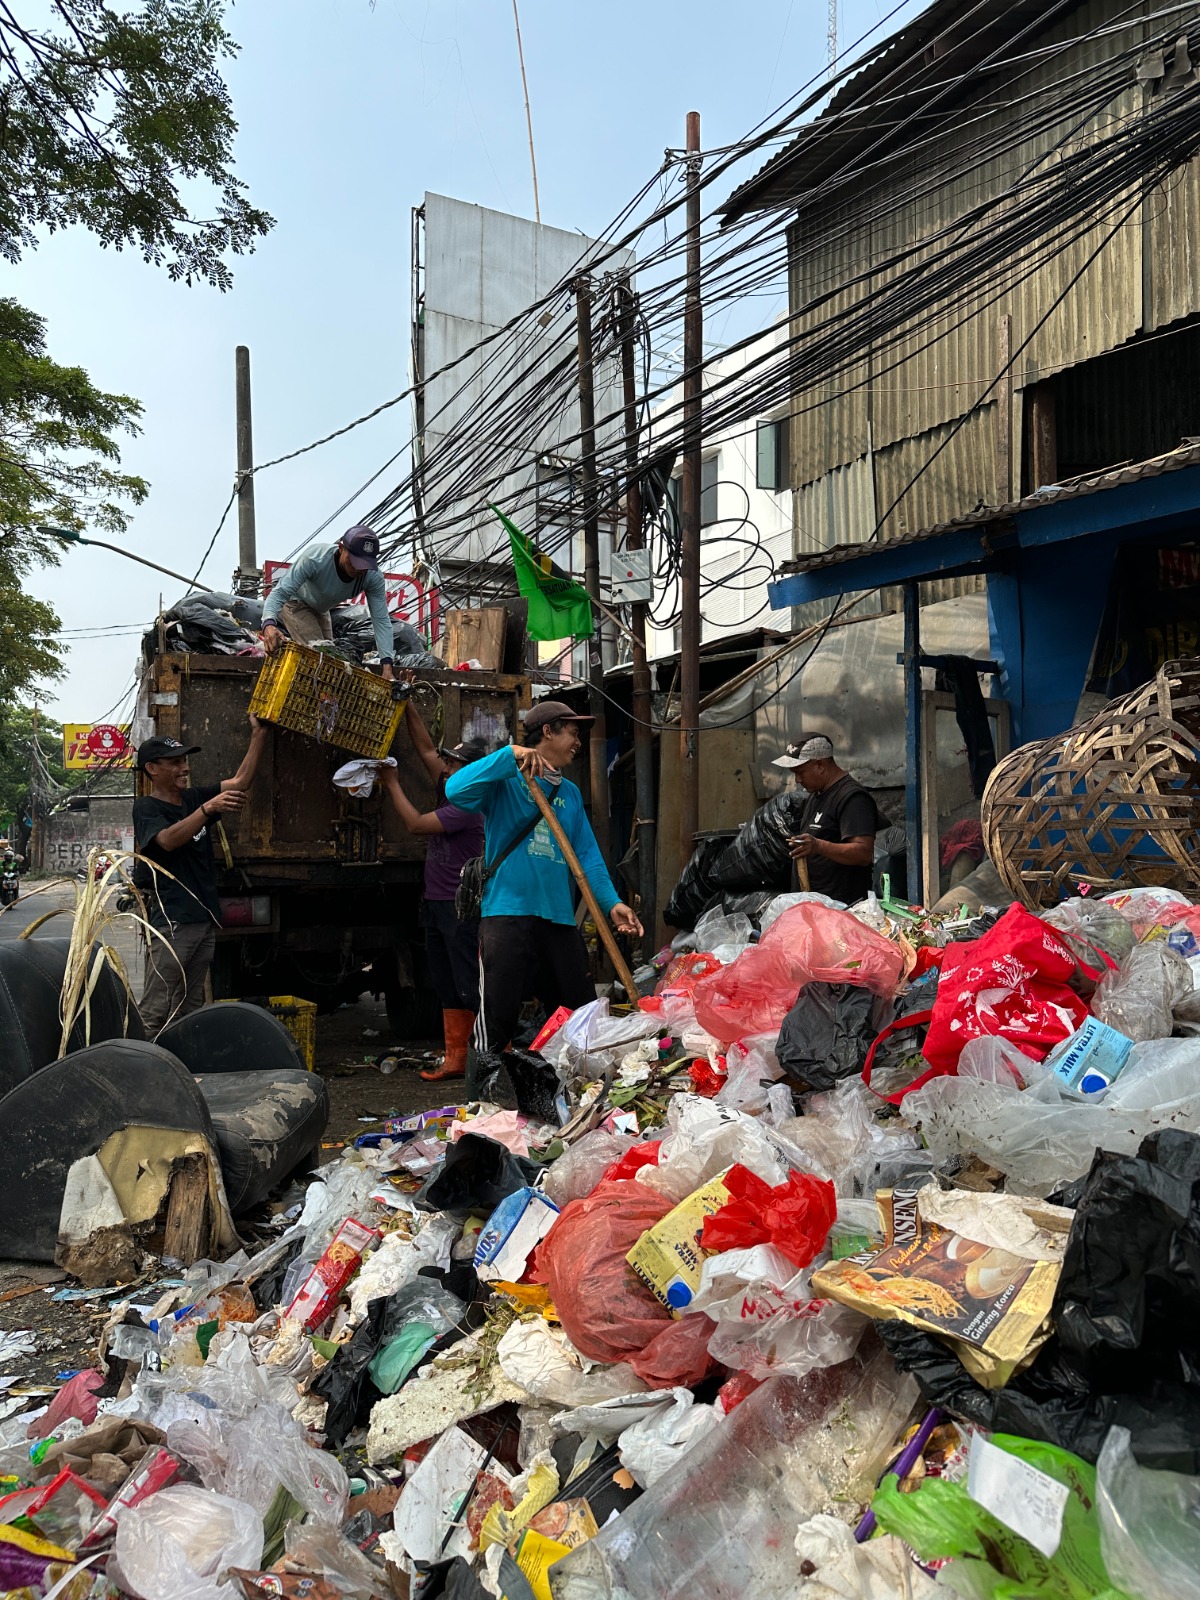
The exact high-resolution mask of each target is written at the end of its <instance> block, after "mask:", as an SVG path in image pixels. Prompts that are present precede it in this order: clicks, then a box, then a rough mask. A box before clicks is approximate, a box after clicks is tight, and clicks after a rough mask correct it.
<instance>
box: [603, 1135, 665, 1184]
mask: <svg viewBox="0 0 1200 1600" xmlns="http://www.w3.org/2000/svg"><path fill="white" fill-rule="evenodd" d="M661 1149H662V1140H661V1139H644V1140H643V1141H642V1143H641V1144H635V1145H632V1146H631V1147H630V1148H629V1149H628V1150H626V1152H625V1154H624V1155H623V1156H622V1157H621V1159H620V1160H619V1161H614V1162H613V1164H612V1166H611V1167H609V1168H608V1170H607V1171H606V1172H605V1174H604V1176H603V1177H602V1178H601V1180H600V1182H601V1183H624V1182H626V1181H627V1180H628V1179H630V1178H633V1177H635V1176H636V1175H637V1174H638V1173H639V1172H640V1171H641V1170H642V1168H643V1167H656V1166H657V1165H658V1152H659V1151H660V1150H661Z"/></svg>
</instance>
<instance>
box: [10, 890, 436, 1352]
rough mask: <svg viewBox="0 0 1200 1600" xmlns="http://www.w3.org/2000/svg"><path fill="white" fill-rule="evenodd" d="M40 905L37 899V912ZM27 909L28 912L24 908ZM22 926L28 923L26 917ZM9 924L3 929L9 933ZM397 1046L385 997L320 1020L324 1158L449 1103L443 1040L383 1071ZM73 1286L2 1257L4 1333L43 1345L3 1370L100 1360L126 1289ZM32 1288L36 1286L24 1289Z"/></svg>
mask: <svg viewBox="0 0 1200 1600" xmlns="http://www.w3.org/2000/svg"><path fill="white" fill-rule="evenodd" d="M58 898H59V896H55V899H58ZM62 898H63V900H64V903H67V902H66V898H65V897H62ZM35 904H37V902H30V905H29V908H28V909H29V911H30V914H31V915H32V914H33V907H34V905H35ZM42 904H45V902H42ZM21 909H22V911H24V910H25V907H22V908H21ZM17 920H18V919H16V918H14V919H13V921H14V922H16V921H17ZM20 925H21V926H24V919H23V918H22V919H21V922H20ZM10 926H11V924H9V925H6V926H5V927H4V928H3V930H2V931H3V932H8V929H9V927H10ZM391 1045H392V1040H391V1037H390V1034H389V1031H388V1022H387V1013H386V1012H385V1010H384V1008H383V1005H382V1004H381V1003H379V1002H377V1001H374V1000H372V999H370V997H367V998H365V999H363V1000H361V1001H360V1002H359V1003H358V1004H357V1005H353V1006H342V1007H341V1008H340V1009H339V1010H338V1011H335V1012H333V1013H331V1014H330V1015H328V1016H323V1017H321V1018H320V1019H319V1021H318V1024H317V1071H318V1072H320V1073H321V1074H322V1075H323V1076H324V1078H325V1080H326V1082H327V1083H328V1085H329V1098H330V1118H329V1127H328V1129H327V1130H326V1133H325V1138H324V1140H323V1143H322V1150H321V1159H322V1161H331V1160H334V1159H336V1157H337V1156H338V1155H340V1153H341V1151H342V1149H343V1148H344V1147H345V1146H346V1145H348V1144H353V1142H354V1140H355V1139H356V1138H357V1137H358V1135H359V1134H360V1133H366V1132H368V1131H369V1130H370V1128H371V1126H372V1124H371V1123H368V1122H365V1121H362V1120H361V1119H362V1118H364V1117H372V1118H376V1119H378V1118H382V1117H386V1116H390V1115H391V1114H392V1113H393V1112H395V1113H397V1114H399V1115H401V1116H404V1115H406V1114H408V1113H409V1112H412V1111H423V1110H424V1109H425V1108H426V1107H427V1106H430V1105H434V1104H437V1105H440V1104H442V1102H443V1101H444V1100H445V1099H446V1098H447V1095H446V1094H444V1093H443V1092H442V1089H443V1087H448V1088H450V1089H451V1091H452V1090H453V1085H449V1086H439V1085H436V1084H427V1083H424V1082H423V1081H422V1080H421V1078H420V1077H419V1076H418V1072H419V1069H420V1066H421V1065H422V1064H423V1058H424V1057H425V1056H426V1054H428V1055H429V1059H430V1061H434V1062H435V1061H436V1060H437V1059H438V1047H437V1044H436V1041H433V1040H430V1041H425V1042H417V1041H408V1042H406V1043H405V1044H404V1045H403V1046H399V1047H397V1054H398V1055H400V1057H401V1060H402V1064H401V1065H400V1066H398V1067H397V1069H396V1070H395V1071H394V1072H392V1073H390V1074H384V1073H381V1072H380V1071H378V1070H377V1068H375V1067H374V1066H373V1065H372V1062H373V1061H374V1059H375V1057H376V1056H378V1055H380V1054H381V1053H382V1052H383V1051H385V1050H387V1049H389V1048H390V1047H391ZM410 1061H411V1062H412V1064H411V1065H410V1064H409V1062H410ZM449 1098H453V1093H451V1094H450V1096H449ZM74 1287H75V1285H74V1280H73V1279H71V1278H69V1277H68V1276H67V1274H66V1273H64V1272H60V1271H58V1270H57V1269H56V1268H54V1267H47V1266H42V1265H40V1264H38V1265H35V1264H34V1263H32V1262H25V1261H0V1335H3V1334H4V1333H6V1332H17V1331H19V1330H22V1329H31V1330H32V1331H33V1333H34V1335H35V1338H36V1347H37V1349H36V1355H35V1356H34V1357H33V1358H22V1359H21V1360H20V1362H19V1364H18V1363H16V1362H14V1363H12V1364H11V1365H9V1364H6V1363H5V1361H4V1360H3V1358H2V1357H0V1376H3V1374H4V1373H5V1372H7V1371H19V1372H20V1374H21V1376H22V1378H23V1379H28V1380H29V1381H30V1382H36V1383H47V1384H52V1383H54V1382H55V1380H56V1379H58V1378H60V1375H61V1374H63V1373H69V1372H74V1371H75V1370H76V1369H77V1368H79V1367H85V1366H90V1365H94V1363H95V1360H96V1338H97V1334H98V1332H99V1330H100V1328H101V1327H103V1325H104V1320H105V1318H106V1317H107V1315H108V1312H109V1309H110V1307H111V1306H112V1305H113V1304H114V1302H115V1301H116V1300H117V1299H118V1298H120V1296H121V1291H118V1290H111V1291H106V1290H101V1291H97V1292H96V1293H95V1294H94V1295H93V1296H92V1297H90V1298H87V1299H71V1300H66V1301H60V1300H56V1299H55V1298H54V1296H55V1295H56V1294H57V1293H60V1292H62V1291H63V1290H68V1289H74ZM27 1290H28V1291H31V1292H24V1291H27ZM10 1296H11V1298H9V1297H10Z"/></svg>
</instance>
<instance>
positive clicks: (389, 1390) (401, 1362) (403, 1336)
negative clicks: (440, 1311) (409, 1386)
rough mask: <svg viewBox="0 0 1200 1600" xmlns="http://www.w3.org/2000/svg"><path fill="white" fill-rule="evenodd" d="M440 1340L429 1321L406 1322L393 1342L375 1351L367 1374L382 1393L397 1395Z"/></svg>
mask: <svg viewBox="0 0 1200 1600" xmlns="http://www.w3.org/2000/svg"><path fill="white" fill-rule="evenodd" d="M437 1337H438V1334H437V1330H436V1329H434V1328H431V1327H430V1325H429V1324H428V1323H427V1322H406V1323H405V1325H404V1327H403V1328H401V1330H400V1332H399V1333H398V1334H397V1335H396V1337H395V1338H394V1339H389V1340H388V1342H387V1344H385V1345H384V1346H383V1348H382V1349H381V1350H378V1351H376V1353H375V1355H374V1357H373V1359H372V1361H371V1365H370V1366H369V1367H368V1368H367V1371H368V1372H369V1373H370V1375H371V1382H372V1383H373V1384H374V1385H375V1387H376V1388H377V1389H378V1390H379V1392H380V1394H395V1392H396V1390H397V1389H398V1388H399V1387H400V1385H401V1384H402V1383H403V1382H404V1380H405V1378H407V1377H408V1375H409V1373H410V1372H411V1371H412V1369H413V1368H414V1367H415V1366H416V1364H417V1362H418V1361H420V1359H421V1357H422V1356H423V1355H424V1354H425V1352H426V1350H428V1349H429V1346H430V1345H431V1344H433V1343H434V1341H435V1340H436V1339H437Z"/></svg>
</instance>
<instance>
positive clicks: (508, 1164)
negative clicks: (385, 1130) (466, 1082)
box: [413, 1133, 542, 1216]
mask: <svg viewBox="0 0 1200 1600" xmlns="http://www.w3.org/2000/svg"><path fill="white" fill-rule="evenodd" d="M541 1170H542V1168H541V1167H540V1166H539V1164H538V1163H537V1162H536V1161H523V1160H522V1159H521V1157H520V1156H515V1155H513V1153H512V1151H511V1150H508V1149H506V1148H505V1147H504V1145H502V1144H499V1143H498V1142H497V1141H496V1140H495V1139H487V1138H485V1137H484V1135H483V1134H481V1133H464V1134H463V1136H462V1138H461V1139H460V1140H459V1141H458V1143H457V1144H452V1145H450V1146H449V1148H448V1149H447V1151H446V1154H445V1156H444V1157H443V1159H442V1163H441V1165H440V1166H439V1167H438V1168H437V1170H436V1171H435V1172H431V1173H430V1174H429V1176H428V1178H426V1180H425V1182H424V1183H423V1184H422V1186H421V1188H420V1189H419V1190H418V1191H417V1193H416V1194H415V1195H414V1196H413V1199H414V1200H415V1202H416V1204H417V1205H418V1206H419V1207H420V1208H421V1210H422V1211H452V1212H454V1213H455V1214H456V1215H460V1216H470V1215H471V1213H472V1212H476V1211H478V1212H482V1213H483V1215H484V1216H490V1215H491V1214H492V1212H493V1211H494V1210H495V1209H496V1207H497V1206H498V1205H499V1204H500V1202H501V1200H504V1199H507V1197H508V1196H509V1195H510V1194H516V1192H517V1190H518V1189H524V1188H527V1187H528V1186H529V1185H530V1184H532V1183H534V1182H535V1181H536V1179H537V1175H538V1173H539V1172H541Z"/></svg>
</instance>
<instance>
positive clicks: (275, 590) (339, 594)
mask: <svg viewBox="0 0 1200 1600" xmlns="http://www.w3.org/2000/svg"><path fill="white" fill-rule="evenodd" d="M336 551H337V545H336V544H312V545H309V547H308V549H307V550H306V551H305V552H304V554H303V555H302V556H301V557H300V559H299V561H296V562H293V564H292V565H291V566H290V567H289V568H288V570H287V571H286V572H285V573H284V575H283V577H282V578H281V579H280V580H279V582H278V583H276V584H274V585H273V586H272V588H271V593H270V594H269V595H268V597H267V603H266V605H265V606H264V607H263V622H264V623H267V622H275V623H277V622H278V621H279V613H280V612H281V611H282V610H283V608H284V606H285V605H286V604H287V602H288V601H289V600H299V602H300V603H301V605H305V606H310V607H311V608H312V610H313V611H320V612H324V611H332V610H333V608H334V606H340V605H342V604H343V603H344V602H345V601H347V600H352V599H353V598H354V596H355V595H356V594H360V593H361V594H365V595H366V597H367V609H368V610H369V611H370V613H371V621H372V622H373V623H374V624H375V648H376V650H378V651H379V654H380V656H382V658H383V659H384V660H385V661H390V660H391V659H392V619H391V616H390V615H389V613H388V605H387V592H386V590H385V588H384V582H383V573H382V572H380V571H379V570H378V569H376V570H375V571H374V572H364V573H363V574H362V579H361V587H360V584H359V583H356V582H353V581H352V582H350V583H347V582H346V581H345V579H344V578H343V577H342V576H341V574H340V573H339V572H338V569H337V563H336V561H335V554H336Z"/></svg>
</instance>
